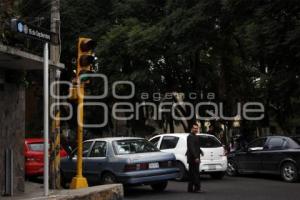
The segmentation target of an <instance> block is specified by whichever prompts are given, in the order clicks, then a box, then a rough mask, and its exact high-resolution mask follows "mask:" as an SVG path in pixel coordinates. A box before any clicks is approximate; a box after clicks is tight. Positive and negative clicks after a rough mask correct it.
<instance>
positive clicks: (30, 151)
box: [25, 133, 300, 191]
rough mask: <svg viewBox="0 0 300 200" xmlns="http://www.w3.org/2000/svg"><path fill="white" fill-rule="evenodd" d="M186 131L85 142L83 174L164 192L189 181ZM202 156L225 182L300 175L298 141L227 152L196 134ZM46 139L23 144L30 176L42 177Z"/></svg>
mask: <svg viewBox="0 0 300 200" xmlns="http://www.w3.org/2000/svg"><path fill="white" fill-rule="evenodd" d="M187 136H188V133H170V134H160V135H157V136H154V137H152V138H150V139H149V141H148V140H146V139H143V138H136V137H114V138H98V139H93V140H87V141H84V143H83V175H84V176H85V177H86V178H87V180H88V182H89V184H91V185H93V184H110V183H116V182H119V183H123V184H124V185H150V186H151V187H152V188H153V189H154V190H156V191H163V190H164V189H165V188H166V187H167V184H168V181H169V180H172V179H177V180H180V181H182V180H185V179H186V178H187V170H188V163H187V160H186V156H185V154H186V151H187V146H186V143H187ZM198 136H199V140H200V146H201V149H202V151H203V152H204V155H203V156H201V164H200V169H199V170H200V171H201V173H202V174H209V175H210V176H211V177H212V178H216V179H222V178H223V176H224V175H225V173H226V172H227V174H228V175H229V176H235V175H238V174H244V173H270V174H278V175H281V176H282V178H283V179H284V180H285V181H287V182H295V181H297V180H298V178H299V177H300V174H299V173H300V137H283V136H270V137H263V138H258V139H256V140H254V141H252V142H250V143H249V144H248V145H247V147H246V148H244V149H240V150H237V151H234V152H231V153H229V154H228V155H226V154H227V152H226V150H225V148H224V147H223V145H222V144H221V142H220V141H219V140H218V139H217V138H216V137H215V136H213V135H210V134H198ZM43 149H44V148H43V140H42V139H27V140H26V141H25V160H26V161H25V167H26V175H27V176H30V175H42V174H43ZM61 156H62V157H63V158H62V159H61V180H62V184H63V186H65V187H67V185H68V183H70V182H71V179H72V178H73V177H74V176H75V175H76V161H77V158H76V156H77V149H75V150H73V151H72V153H71V154H70V155H68V156H66V152H65V151H64V150H63V149H62V150H61Z"/></svg>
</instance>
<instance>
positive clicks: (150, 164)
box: [149, 163, 159, 169]
mask: <svg viewBox="0 0 300 200" xmlns="http://www.w3.org/2000/svg"><path fill="white" fill-rule="evenodd" d="M157 168H159V164H158V163H149V169H157Z"/></svg>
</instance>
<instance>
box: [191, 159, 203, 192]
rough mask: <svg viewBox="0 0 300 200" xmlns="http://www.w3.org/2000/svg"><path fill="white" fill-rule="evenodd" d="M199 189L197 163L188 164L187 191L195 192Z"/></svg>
mask: <svg viewBox="0 0 300 200" xmlns="http://www.w3.org/2000/svg"><path fill="white" fill-rule="evenodd" d="M200 189H201V184H200V172H199V163H189V184H188V191H189V192H195V191H199V190H200Z"/></svg>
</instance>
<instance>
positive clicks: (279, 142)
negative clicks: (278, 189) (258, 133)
mask: <svg viewBox="0 0 300 200" xmlns="http://www.w3.org/2000/svg"><path fill="white" fill-rule="evenodd" d="M245 173H262V174H277V175H281V177H282V179H283V180H285V181H287V182H296V181H297V180H298V179H299V177H300V136H294V137H287V136H268V137H262V138H258V139H255V140H254V141H252V142H250V143H249V144H248V145H247V146H246V148H242V149H239V150H237V151H235V152H231V153H230V154H228V168H227V174H228V175H231V176H233V175H237V174H245Z"/></svg>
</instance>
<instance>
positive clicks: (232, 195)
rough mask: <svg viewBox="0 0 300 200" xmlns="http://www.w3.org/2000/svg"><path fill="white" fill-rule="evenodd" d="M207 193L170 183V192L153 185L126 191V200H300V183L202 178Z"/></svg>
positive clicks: (266, 178) (259, 178)
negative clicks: (189, 190) (162, 190)
mask: <svg viewBox="0 0 300 200" xmlns="http://www.w3.org/2000/svg"><path fill="white" fill-rule="evenodd" d="M202 188H203V190H205V193H187V192H186V189H187V183H186V182H176V181H170V182H169V185H168V187H167V189H166V191H164V192H162V193H155V192H153V191H152V190H151V187H150V186H140V187H135V188H127V189H125V200H139V199H141V200H147V199H149V200H160V199H161V200H194V199H195V200H219V199H220V200H239V199H241V200H298V199H300V183H299V182H298V183H285V182H283V181H281V179H280V178H278V177H272V176H262V175H256V176H242V177H224V179H223V180H213V179H210V178H209V177H208V176H207V177H202Z"/></svg>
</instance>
